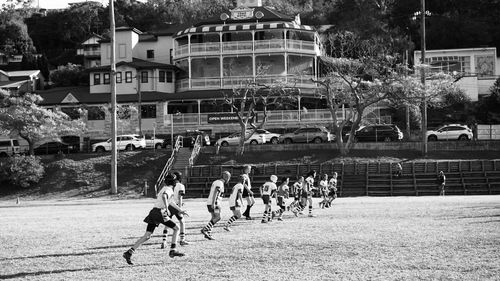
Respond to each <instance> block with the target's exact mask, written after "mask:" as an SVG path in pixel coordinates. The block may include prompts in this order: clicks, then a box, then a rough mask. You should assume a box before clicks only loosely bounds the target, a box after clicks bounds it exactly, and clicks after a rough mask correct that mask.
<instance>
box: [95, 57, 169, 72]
mask: <svg viewBox="0 0 500 281" xmlns="http://www.w3.org/2000/svg"><path fill="white" fill-rule="evenodd" d="M116 66H117V67H118V66H130V67H132V68H135V69H157V68H162V69H170V70H174V71H175V70H177V69H178V68H177V67H176V66H175V65H172V64H166V63H159V62H154V61H147V60H141V59H138V58H132V61H131V62H128V61H120V62H118V63H116ZM110 70H111V65H103V66H97V67H93V68H89V69H87V71H88V72H95V71H110Z"/></svg>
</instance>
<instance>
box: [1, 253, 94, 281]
mask: <svg viewBox="0 0 500 281" xmlns="http://www.w3.org/2000/svg"><path fill="white" fill-rule="evenodd" d="M99 253H101V252H83V253H59V254H45V255H37V256H27V257H13V258H1V259H0V261H5V260H24V259H38V258H54V257H55V258H57V257H78V256H86V255H94V254H99ZM0 277H1V275H0ZM0 279H1V278H0Z"/></svg>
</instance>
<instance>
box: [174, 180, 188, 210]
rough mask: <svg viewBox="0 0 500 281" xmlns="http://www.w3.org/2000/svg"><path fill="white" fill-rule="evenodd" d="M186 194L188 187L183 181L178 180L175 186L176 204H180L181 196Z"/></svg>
mask: <svg viewBox="0 0 500 281" xmlns="http://www.w3.org/2000/svg"><path fill="white" fill-rule="evenodd" d="M184 194H186V187H185V186H184V185H183V184H182V183H180V182H178V183H177V184H176V185H175V187H174V198H173V199H174V202H175V204H177V205H178V206H179V203H180V197H181V196H184ZM179 207H180V206H179Z"/></svg>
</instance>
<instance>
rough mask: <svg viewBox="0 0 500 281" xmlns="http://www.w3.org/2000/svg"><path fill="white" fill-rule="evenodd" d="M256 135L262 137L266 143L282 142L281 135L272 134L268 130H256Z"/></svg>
mask: <svg viewBox="0 0 500 281" xmlns="http://www.w3.org/2000/svg"><path fill="white" fill-rule="evenodd" d="M255 134H256V135H260V136H261V137H262V140H263V141H264V143H272V144H277V143H279V142H280V136H281V135H280V134H276V133H271V132H269V131H268V130H264V129H257V130H255Z"/></svg>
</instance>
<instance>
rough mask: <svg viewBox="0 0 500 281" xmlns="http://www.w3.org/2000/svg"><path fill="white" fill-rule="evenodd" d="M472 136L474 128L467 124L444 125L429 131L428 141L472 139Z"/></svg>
mask: <svg viewBox="0 0 500 281" xmlns="http://www.w3.org/2000/svg"><path fill="white" fill-rule="evenodd" d="M472 136H473V134H472V130H471V129H470V128H469V127H467V125H460V124H450V125H444V126H442V127H440V128H438V129H436V130H428V131H427V140H428V141H437V140H470V139H472Z"/></svg>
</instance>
